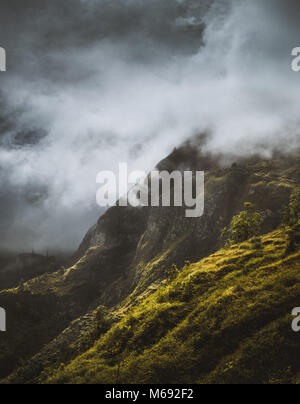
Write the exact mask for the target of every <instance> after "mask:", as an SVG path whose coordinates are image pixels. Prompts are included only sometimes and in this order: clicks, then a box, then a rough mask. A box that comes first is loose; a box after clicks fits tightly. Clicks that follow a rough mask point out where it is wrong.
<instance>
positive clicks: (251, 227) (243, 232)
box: [222, 202, 263, 245]
mask: <svg viewBox="0 0 300 404" xmlns="http://www.w3.org/2000/svg"><path fill="white" fill-rule="evenodd" d="M244 207H245V210H243V211H242V212H241V213H240V214H239V215H237V216H234V218H233V219H232V221H231V223H230V225H229V226H228V227H225V229H224V230H223V233H222V236H223V238H225V239H226V241H227V244H228V245H232V244H239V243H243V242H244V241H247V240H249V239H250V238H252V237H255V236H259V235H260V234H261V225H262V222H263V218H262V216H261V214H260V213H258V212H257V211H256V210H255V206H254V205H253V204H252V203H250V202H246V203H245V204H244Z"/></svg>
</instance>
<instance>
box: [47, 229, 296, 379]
mask: <svg viewBox="0 0 300 404" xmlns="http://www.w3.org/2000/svg"><path fill="white" fill-rule="evenodd" d="M286 247H287V243H286V233H285V231H282V230H278V231H275V232H273V233H270V234H268V235H266V236H264V237H262V238H261V239H260V240H257V239H255V240H252V241H251V240H250V241H249V242H247V243H243V244H240V245H235V246H233V247H231V248H229V249H228V250H220V251H219V252H217V253H215V254H213V255H211V256H210V257H208V258H206V259H203V260H201V261H199V262H198V263H195V264H190V265H187V266H186V267H185V268H183V270H182V271H181V273H180V274H179V275H178V277H177V278H176V279H175V280H173V281H165V282H163V284H162V285H161V286H160V287H159V289H158V290H157V291H156V292H154V293H153V294H152V295H150V296H148V297H146V298H144V299H142V300H141V301H140V302H139V303H138V304H137V305H136V306H135V307H133V308H131V309H129V310H128V311H127V312H126V313H125V314H124V315H123V318H122V319H121V320H120V321H118V322H117V324H115V325H113V326H112V328H111V329H110V330H109V331H108V332H107V333H105V334H104V335H103V336H102V337H100V339H99V340H98V341H97V342H96V344H95V346H94V347H92V348H91V349H90V350H88V351H87V352H86V353H84V354H83V355H81V356H79V357H78V358H76V359H75V360H73V361H71V362H70V363H68V364H67V365H60V366H57V367H56V369H55V368H54V369H53V367H52V369H48V370H47V369H46V371H45V372H44V373H43V374H42V376H41V377H40V379H39V381H40V382H48V383H49V382H50V383H74V382H76V383H111V382H119V383H178V382H180V383H275V382H276V383H281V382H282V383H291V382H293V381H295V380H296V378H297V374H298V373H299V372H300V359H299V357H300V356H299V354H300V346H299V343H298V341H299V336H298V334H296V333H294V332H293V331H292V329H291V323H292V320H293V317H292V316H291V311H292V309H293V308H294V307H297V306H299V302H300V250H298V251H297V252H296V253H295V254H293V255H289V256H286Z"/></svg>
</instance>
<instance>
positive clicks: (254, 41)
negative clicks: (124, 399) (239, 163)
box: [0, 0, 300, 249]
mask: <svg viewBox="0 0 300 404" xmlns="http://www.w3.org/2000/svg"><path fill="white" fill-rule="evenodd" d="M210 3H212V5H211V7H208V6H209V5H210ZM299 10H300V7H299V4H298V2H296V1H294V0H291V1H288V2H286V1H283V0H264V1H261V0H251V1H249V0H247V1H246V0H214V1H213V0H211V1H210V0H113V1H112V0H86V1H80V0H51V1H48V0H23V1H20V0H2V1H1V5H0V46H4V47H5V48H6V50H7V56H8V72H7V73H5V74H4V75H3V74H1V75H0V170H1V171H0V185H1V210H0V225H1V231H2V234H1V242H0V244H1V245H2V246H5V247H9V246H10V247H13V248H22V249H26V248H27V249H29V248H32V247H34V248H35V249H42V248H43V249H45V248H47V247H50V248H51V247H53V248H54V247H61V246H63V247H65V248H74V247H75V246H76V243H79V241H80V239H81V237H82V235H83V234H84V232H85V230H86V229H87V228H88V227H89V226H90V225H92V224H93V222H94V221H95V220H96V218H97V216H98V215H99V211H98V209H97V207H96V206H95V195H96V190H97V189H96V184H95V178H96V174H97V173H98V171H100V170H102V169H105V170H107V169H112V170H114V171H116V170H117V167H118V163H119V162H125V161H127V162H128V163H129V168H130V169H138V170H141V169H144V170H149V169H151V168H152V167H153V166H155V164H156V163H157V162H158V161H159V160H160V159H161V158H162V157H164V156H165V155H166V154H167V153H168V152H169V151H170V150H172V148H173V147H174V146H176V145H178V144H180V143H181V142H182V141H184V140H185V139H187V138H188V137H190V136H192V135H194V134H195V133H198V132H199V131H200V132H201V131H206V130H209V131H210V132H211V133H212V134H213V136H212V137H211V141H210V143H209V144H208V146H207V147H208V148H209V149H210V150H218V151H220V150H222V151H229V152H232V151H234V152H236V150H238V151H239V152H240V153H242V154H247V153H251V152H252V151H257V150H258V148H259V150H260V151H262V152H263V153H264V154H268V153H270V150H271V148H272V147H273V146H278V145H279V146H280V147H281V148H284V147H292V146H293V145H294V144H296V142H297V139H298V138H299V129H298V128H299V111H298V105H299V104H300V94H299V92H298V91H297V86H298V84H299V77H300V76H299V75H295V73H293V72H292V71H291V68H290V63H291V56H290V55H291V49H292V48H293V47H296V46H300V29H299V27H300V25H299V21H300V18H298V17H299Z"/></svg>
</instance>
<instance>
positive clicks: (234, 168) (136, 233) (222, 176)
mask: <svg viewBox="0 0 300 404" xmlns="http://www.w3.org/2000/svg"><path fill="white" fill-rule="evenodd" d="M157 169H158V170H159V171H163V170H166V171H169V172H171V171H174V170H180V171H184V170H194V171H195V170H201V171H204V172H205V211H204V215H203V216H202V217H199V218H190V219H188V218H186V217H185V207H182V208H178V207H169V208H167V207H144V208H132V207H128V208H119V207H114V208H111V209H109V210H108V211H107V212H106V213H105V214H104V215H103V216H102V217H101V218H100V219H99V221H98V223H97V224H96V225H95V226H94V227H93V228H92V229H91V230H90V231H89V232H88V234H87V235H86V237H85V238H84V240H83V242H82V244H81V246H80V249H79V251H78V253H77V255H78V256H83V255H84V254H85V253H86V251H88V249H89V248H96V250H94V253H93V254H94V259H95V261H96V262H97V263H98V265H97V268H96V267H94V271H95V272H94V275H95V278H97V277H107V276H108V278H109V277H111V280H112V281H113V282H115V281H116V280H117V279H119V277H120V276H121V277H122V282H121V283H120V284H119V287H118V291H119V293H120V296H124V295H126V294H128V293H129V292H132V290H134V289H135V288H138V290H139V291H141V290H142V289H144V288H146V287H147V286H148V285H150V284H151V283H153V282H155V281H156V280H158V279H161V278H163V277H164V273H165V270H166V269H168V268H170V267H171V266H172V265H173V264H176V265H177V266H178V267H182V266H183V265H184V263H185V261H187V260H188V261H191V262H194V261H195V262H196V261H198V260H200V259H201V258H203V257H205V256H208V255H209V254H211V253H213V252H215V251H216V250H217V249H219V248H220V247H221V246H222V245H223V240H222V239H221V232H222V229H223V228H224V227H225V226H227V225H228V224H229V222H230V220H231V219H232V217H233V215H235V214H237V213H238V212H239V211H241V210H242V208H243V204H244V202H246V201H249V202H252V203H254V204H255V206H256V208H257V209H258V210H259V211H260V213H261V214H262V215H263V217H264V223H263V230H264V232H265V233H266V232H269V231H272V230H273V229H275V228H277V226H278V225H279V223H280V221H281V216H282V210H283V208H284V206H286V205H287V203H288V200H289V197H290V194H291V191H292V190H293V188H294V187H295V186H296V185H297V184H300V159H299V156H297V155H295V156H289V157H288V158H287V157H283V156H280V155H274V157H273V158H272V159H269V160H262V159H260V158H258V157H256V158H251V159H247V160H246V159H244V160H243V159H232V158H231V163H230V164H227V166H226V165H225V166H224V164H222V159H221V157H213V156H209V155H203V154H201V152H200V151H199V149H198V148H197V147H194V146H192V145H189V144H187V145H184V146H183V147H182V148H180V149H178V150H177V149H176V150H174V152H173V153H172V154H171V155H170V156H169V157H167V158H166V159H165V160H163V161H162V162H161V163H160V164H159V165H158V166H157ZM100 262H101V263H102V265H100ZM85 271H87V267H86V265H84V264H83V265H81V266H80V268H79V267H77V269H76V271H74V273H73V274H72V276H74V278H78V279H79V278H81V277H85V276H86V275H87V274H85ZM95 278H94V281H95ZM103 303H104V304H106V303H107V302H105V301H104V302H103ZM113 303H115V301H114V302H113Z"/></svg>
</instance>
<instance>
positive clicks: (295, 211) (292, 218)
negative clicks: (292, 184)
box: [282, 188, 300, 227]
mask: <svg viewBox="0 0 300 404" xmlns="http://www.w3.org/2000/svg"><path fill="white" fill-rule="evenodd" d="M299 220H300V188H296V190H295V191H294V192H293V193H292V195H291V197H290V203H289V205H288V206H287V208H286V209H285V211H284V213H283V218H282V222H283V225H284V226H288V227H293V226H297V224H298V223H299Z"/></svg>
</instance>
